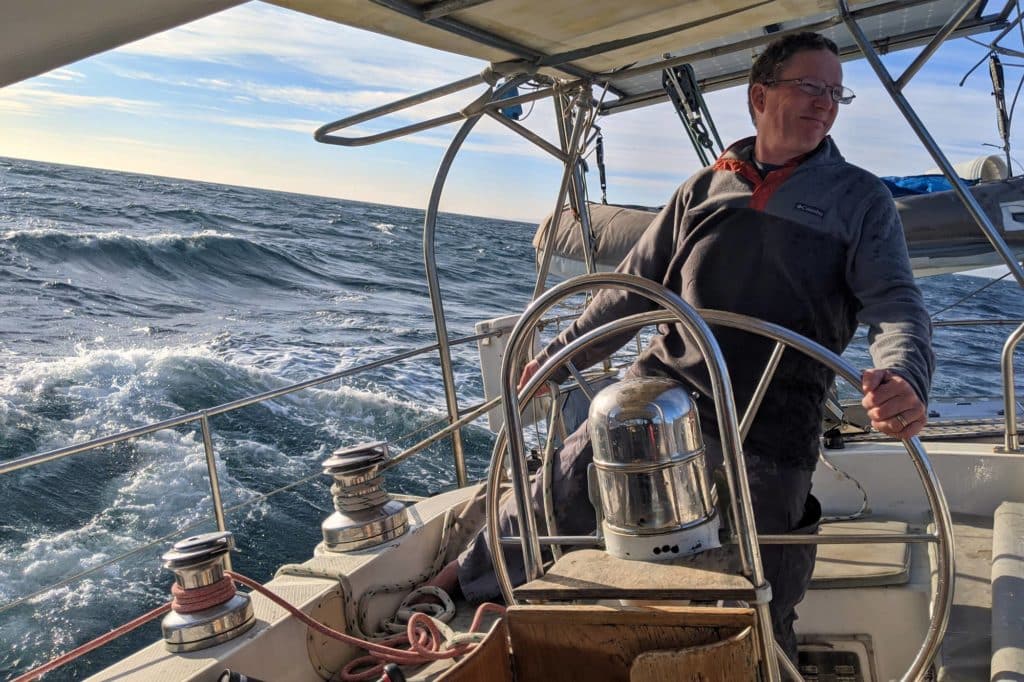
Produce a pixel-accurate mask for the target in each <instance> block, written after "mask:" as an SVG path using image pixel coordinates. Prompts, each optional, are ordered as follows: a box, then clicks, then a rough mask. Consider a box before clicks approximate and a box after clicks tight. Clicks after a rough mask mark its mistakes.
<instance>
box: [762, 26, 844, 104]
mask: <svg viewBox="0 0 1024 682" xmlns="http://www.w3.org/2000/svg"><path fill="white" fill-rule="evenodd" d="M814 50H828V51H829V52H831V53H832V54H834V55H836V56H837V57H838V56H839V48H838V47H836V44H835V43H834V42H832V40H830V39H829V38H826V37H825V36H823V35H821V34H820V33H814V32H813V31H803V32H801V33H791V34H790V35H788V36H783V37H782V38H779V39H778V40H776V41H774V42H772V43H769V45H768V47H766V48H765V50H764V52H762V53H761V54H759V55H758V56H757V59H755V60H754V65H753V66H751V67H750V80H749V82H748V83H747V109H748V110H749V111H750V120H751V121H753V120H754V105H753V104H751V102H750V89H751V88H752V87H753V85H754V84H755V83H768V82H770V81H772V80H773V79H774V78H775V77H776V76H777V75H778V73H779V71H781V70H782V67H783V66H785V64H786V62H787V61H789V58H790V57H792V56H793V55H795V54H796V53H798V52H811V51H814Z"/></svg>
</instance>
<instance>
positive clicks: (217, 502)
mask: <svg viewBox="0 0 1024 682" xmlns="http://www.w3.org/2000/svg"><path fill="white" fill-rule="evenodd" d="M199 430H200V431H201V432H202V434H203V450H205V451H206V469H207V472H208V473H209V476H210V493H211V495H212V497H213V515H214V517H216V519H217V530H219V531H226V530H227V529H228V525H227V519H225V518H224V503H223V501H221V497H220V480H219V479H218V478H217V458H216V456H215V455H214V453H213V436H212V435H211V434H210V418H209V417H208V416H207V414H206V412H203V413H202V414H201V415H200V416H199ZM224 565H225V566H226V567H227V569H228V570H229V571H230V570H231V554H230V553H228V554H227V555H226V556H225V557H224Z"/></svg>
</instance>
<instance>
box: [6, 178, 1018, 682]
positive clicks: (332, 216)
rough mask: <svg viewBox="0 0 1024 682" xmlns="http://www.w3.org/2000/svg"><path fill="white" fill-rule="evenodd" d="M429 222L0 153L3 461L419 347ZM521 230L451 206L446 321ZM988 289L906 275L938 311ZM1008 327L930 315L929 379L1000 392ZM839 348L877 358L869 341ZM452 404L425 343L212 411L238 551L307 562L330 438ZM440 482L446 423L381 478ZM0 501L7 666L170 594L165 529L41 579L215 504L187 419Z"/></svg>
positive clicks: (459, 373) (94, 660)
mask: <svg viewBox="0 0 1024 682" xmlns="http://www.w3.org/2000/svg"><path fill="white" fill-rule="evenodd" d="M422 221H423V214H422V211H418V210H413V209H406V208H396V207H391V206H381V205H376V204H367V203H358V202H351V201H342V200H338V199H328V198H322V197H314V196H305V195H295V194H285V193H279V192H270V191H265V190H256V189H249V188H241V187H231V186H224V185H215V184H206V183H197V182H188V181H183V180H173V179H166V178H157V177H151V176H143V175H133V174H127V173H117V172H110V171H99V170H94V169H86V168H77V167H69V166H59V165H53V164H46V163H38V162H29V161H22V160H16V159H3V158H0V368H2V371H0V460H8V459H14V458H18V457H23V456H26V455H29V454H32V453H36V452H42V451H46V450H50V449H53V448H57V447H62V446H65V445H68V444H71V443H75V442H80V441H84V440H88V439H90V438H96V437H99V436H102V435H106V434H109V433H113V432H116V431H120V430H124V429H126V428H130V427H134V426H139V425H142V424H146V423H150V422H155V421H158V420H162V419H167V418H169V417H172V416H175V415H178V414H181V413H184V412H190V411H193V410H197V409H200V408H204V407H211V406H214V405H219V404H222V403H226V402H229V401H231V400H235V399H237V398H241V397H244V396H248V395H251V394H255V393H259V392H262V391H267V390H270V389H273V388H277V387H280V386H284V385H287V384H290V383H294V382H297V381H301V380H304V379H309V378H312V377H315V376H318V375H322V374H326V373H329V372H332V371H337V370H340V369H344V368H349V367H354V366H357V365H360V364H363V363H366V362H369V361H372V360H376V359H379V358H383V357H386V356H389V355H392V354H394V353H397V352H400V351H404V350H409V349H412V348H417V347H421V346H424V345H428V344H431V343H433V342H434V341H435V340H436V339H435V332H434V326H433V323H432V318H431V313H430V303H429V299H428V295H427V289H426V284H425V282H424V277H423V263H422V246H421V241H422ZM532 232H533V226H532V225H527V224H523V223H515V222H508V221H501V220H489V219H484V218H475V217H468V216H458V215H448V214H445V215H442V216H441V219H440V221H439V226H438V231H437V234H438V239H437V253H438V266H439V270H440V273H441V284H442V288H443V291H444V294H445V309H446V313H447V316H448V326H449V335H450V336H451V337H453V338H454V337H460V336H465V335H469V334H472V333H473V325H474V323H475V322H477V321H480V320H484V319H488V318H492V317H496V316H498V315H502V314H507V313H511V312H516V311H518V310H521V309H522V307H523V306H525V304H526V303H527V301H528V299H529V296H530V293H531V291H532V279H531V277H532V271H533V265H532V263H533V257H532V250H531V247H530V238H531V236H532ZM985 283H986V280H982V279H979V278H977V277H970V276H963V275H955V276H942V277H937V278H932V279H929V280H923V281H922V283H921V284H922V289H923V290H924V292H925V295H926V298H927V300H928V304H929V307H930V309H931V310H933V311H934V310H939V309H941V308H943V307H945V306H947V305H949V304H950V303H953V302H954V301H956V300H958V299H959V298H961V297H962V296H964V295H966V294H967V293H969V292H970V291H972V290H974V289H976V288H978V287H980V286H982V285H983V284H985ZM997 316H1011V317H1018V318H1019V317H1024V301H1022V297H1021V296H1020V291H1019V289H1018V288H1017V287H1016V285H1014V284H1011V283H1008V282H998V283H996V284H994V285H993V286H991V287H989V288H988V290H986V291H985V292H984V294H983V296H982V297H981V298H979V299H976V300H971V301H970V302H968V303H967V304H965V305H962V306H960V307H959V308H957V309H955V310H952V311H949V312H947V313H945V314H944V316H943V317H945V318H947V319H955V318H964V317H997ZM1009 330H1010V328H1009V327H995V328H977V329H976V328H953V329H941V330H939V331H938V332H937V335H936V351H937V353H938V354H939V357H940V366H939V372H938V375H937V377H936V380H935V388H934V391H933V395H935V396H943V395H947V396H953V395H965V394H966V395H994V394H996V393H998V390H999V373H998V357H999V349H1000V348H1001V346H1002V342H1003V339H1005V336H1006V334H1007V333H1008V332H1009ZM453 352H454V355H455V374H456V381H457V383H458V385H459V390H460V401H461V403H462V404H463V405H464V406H467V405H470V404H473V403H475V402H476V401H478V400H479V399H481V398H482V388H481V381H480V378H479V374H478V372H477V369H476V364H475V355H476V351H475V345H474V344H468V345H464V346H457V347H455V348H454V349H453ZM849 356H850V359H851V360H852V361H853V362H855V363H856V364H858V365H861V366H866V365H867V360H866V355H865V353H864V350H863V347H862V345H861V347H855V348H853V349H852V350H851V351H849ZM445 414H446V412H445V409H444V397H443V389H442V387H441V383H440V378H439V372H438V362H437V360H436V356H435V355H433V354H428V355H425V356H423V357H421V358H418V359H413V360H408V361H404V362H403V363H401V364H400V365H399V366H398V367H391V368H382V369H377V370H373V371H369V372H365V373H361V374H358V375H356V376H354V377H350V378H346V379H344V380H341V381H336V382H332V383H329V384H326V385H323V386H321V387H319V388H314V389H309V390H306V391H303V392H301V393H298V394H295V395H292V396H289V397H285V398H281V399H278V400H275V401H273V402H269V403H263V404H261V405H258V406H253V407H249V408H245V409H243V410H240V411H237V412H234V413H231V414H228V415H222V416H218V417H214V418H213V419H212V420H211V425H212V427H213V432H214V445H215V448H216V451H217V455H218V463H217V465H218V473H219V476H220V480H221V487H222V491H223V494H224V502H225V505H226V506H228V507H233V506H235V505H243V504H244V506H243V507H241V508H240V509H239V510H237V511H234V512H231V513H230V514H229V517H228V524H229V527H230V528H231V529H232V530H233V531H234V532H235V533H236V536H237V542H238V545H239V552H238V553H237V554H236V556H235V558H234V562H235V568H236V570H239V571H241V572H242V573H245V574H247V575H250V576H252V577H253V578H256V579H259V580H266V579H268V578H269V577H270V576H271V575H272V574H273V571H274V569H275V567H276V566H277V565H279V564H281V563H286V562H289V561H296V560H302V559H303V558H305V557H308V556H309V554H310V552H311V551H312V548H313V547H314V545H315V544H316V543H317V542H318V541H319V539H320V529H319V524H320V522H321V521H322V520H323V518H324V517H326V516H327V515H328V514H329V513H330V512H331V511H332V508H331V502H330V497H329V492H328V485H327V479H326V477H323V476H318V475H317V474H318V472H319V463H320V462H321V461H322V460H323V459H325V458H326V456H327V455H328V454H329V453H330V452H331V450H333V449H334V448H336V447H339V446H344V445H351V444H354V443H358V442H361V441H365V440H377V439H385V438H386V439H388V440H389V441H392V443H393V448H395V449H396V450H397V449H400V448H402V447H404V446H408V445H410V444H412V443H413V442H415V441H416V440H417V438H416V437H415V435H412V436H410V435H409V434H411V433H412V432H414V431H415V430H417V429H419V428H422V427H426V426H427V425H429V424H431V423H433V422H435V421H437V420H439V419H441V418H443V417H444V415H445ZM464 439H465V443H466V449H467V458H468V465H469V469H470V474H471V476H472V477H479V476H481V475H482V474H483V471H484V468H485V466H486V461H487V458H488V457H489V454H490V447H491V444H492V439H491V436H490V434H489V433H488V432H487V431H485V430H484V429H483V428H482V426H474V427H471V428H469V429H467V430H466V432H465V434H464ZM310 477H311V480H309V481H308V482H306V483H304V484H301V485H299V486H297V487H295V488H293V489H291V490H289V491H287V492H284V493H281V494H278V495H274V496H273V497H269V498H266V499H259V498H260V497H261V496H262V495H265V494H267V493H269V492H272V491H274V490H277V489H278V488H280V487H281V486H284V485H286V484H289V483H292V482H294V481H296V480H299V479H303V478H310ZM453 483H454V474H453V472H452V467H451V455H450V451H449V448H448V446H447V445H446V444H444V443H441V444H438V445H435V446H433V447H431V448H429V449H428V450H427V451H425V452H424V453H423V454H422V455H421V456H418V457H416V458H414V459H413V460H411V461H410V462H407V463H406V465H405V466H401V467H397V468H396V469H395V470H393V471H391V472H389V474H388V485H389V489H390V490H392V491H394V492H403V493H411V494H429V493H431V492H435V491H438V490H442V489H444V488H446V487H449V486H451V485H453ZM0 501H2V507H3V509H4V513H3V515H2V516H0V677H8V676H13V675H15V674H17V673H19V672H24V671H26V670H28V669H30V668H31V667H33V666H35V665H38V664H39V663H41V662H44V661H46V660H48V659H49V658H51V657H52V656H54V655H57V654H60V653H62V652H64V651H66V650H69V649H71V648H73V647H74V646H77V645H78V644H81V643H83V642H84V641H87V640H88V639H90V638H92V637H95V636H97V635H100V634H102V633H104V632H106V631H107V630H109V629H110V628H112V627H114V626H116V625H118V624H120V623H122V622H124V621H127V620H129V619H131V618H133V617H135V616H136V615H139V614H140V613H142V612H143V611H144V610H146V609H149V608H153V607H155V606H158V605H159V604H161V603H163V602H164V601H166V600H167V598H168V589H169V582H170V574H168V573H166V572H165V571H163V569H161V568H160V563H159V555H160V554H161V553H162V552H163V551H165V549H166V548H167V547H168V545H169V543H170V541H168V542H165V543H162V544H160V545H159V546H157V547H156V548H154V549H151V550H147V551H144V552H141V553H139V554H138V555H135V556H133V557H131V558H130V559H128V560H126V561H124V562H122V563H118V564H116V565H111V566H105V567H104V568H103V569H102V570H100V571H98V572H96V573H93V574H92V575H90V576H89V577H87V578H85V579H83V580H79V581H76V582H74V583H71V584H68V585H63V586H58V587H50V586H51V585H53V584H54V583H56V582H58V581H60V580H62V579H64V578H66V577H68V576H69V575H72V574H75V573H78V572H81V571H84V570H87V569H90V568H93V567H96V566H100V565H103V564H104V563H105V562H107V561H108V560H110V559H111V558H112V557H114V556H116V555H117V554H119V553H122V552H126V551H129V550H131V549H134V548H136V547H139V546H141V545H145V544H146V543H149V542H152V541H154V540H157V539H159V538H161V537H163V536H164V535H167V534H170V533H172V532H174V531H175V530H176V529H179V528H182V527H185V526H187V525H189V524H194V523H199V522H202V521H203V520H204V519H209V518H210V516H211V513H210V509H211V507H210V501H209V486H208V483H207V479H206V464H205V458H204V455H203V448H202V440H201V437H200V435H199V433H198V430H197V429H196V428H195V427H193V426H185V427H180V428H176V429H170V430H166V431H162V432H160V433H158V434H154V435H152V436H148V437H144V438H140V439H137V440H136V441H133V442H131V443H126V444H121V445H117V446H111V447H108V448H105V449H102V450H98V451H94V452H91V453H87V454H82V455H78V456H75V457H71V458H67V459H64V460H61V461H57V462H51V463H48V464H46V465H43V466H40V467H37V468H34V469H31V470H27V471H21V472H17V473H15V474H11V475H7V476H2V477H0ZM246 503H249V504H246ZM212 528H213V524H212V521H207V525H206V526H201V527H200V529H199V530H211V529H212ZM193 532H195V531H193ZM37 593H38V594H37ZM36 594H37V596H35V597H33V598H32V599H31V600H29V601H28V602H25V603H21V604H18V605H15V606H13V607H11V606H10V605H11V604H12V603H13V602H16V601H18V600H20V599H22V598H24V597H26V596H28V595H36ZM158 637H159V629H158V626H157V625H156V624H151V625H149V626H146V627H143V628H141V629H140V630H139V631H137V632H136V633H133V634H132V635H130V636H128V637H125V638H122V639H121V640H118V641H117V642H115V643H113V644H111V645H108V646H107V647H105V648H103V649H101V650H100V651H98V652H96V653H94V654H91V655H90V656H88V657H86V658H85V659H82V660H81V661H79V662H77V663H75V664H73V665H72V666H69V667H67V668H65V669H63V670H62V671H60V672H58V673H56V674H55V675H54V676H53V677H54V679H76V678H81V677H84V676H86V675H88V674H89V673H91V672H94V671H95V670H97V669H98V668H101V667H103V666H104V665H107V664H109V663H110V662H111V661H113V660H116V659H117V658H119V657H121V656H123V655H124V654H125V653H127V652H129V651H132V650H134V649H137V648H138V647H140V646H141V645H143V644H144V643H147V642H149V641H152V640H155V639H157V638H158Z"/></svg>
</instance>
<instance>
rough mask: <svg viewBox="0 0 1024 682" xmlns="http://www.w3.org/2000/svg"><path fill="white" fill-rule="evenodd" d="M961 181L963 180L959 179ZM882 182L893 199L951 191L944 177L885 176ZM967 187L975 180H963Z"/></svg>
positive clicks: (950, 186) (951, 186) (951, 187)
mask: <svg viewBox="0 0 1024 682" xmlns="http://www.w3.org/2000/svg"><path fill="white" fill-rule="evenodd" d="M961 180H963V178H961ZM882 182H884V183H885V186H886V187H888V188H889V191H890V192H892V195H893V196H894V197H905V196H908V195H911V194H929V193H930V192H945V191H946V190H949V189H953V185H951V184H950V183H949V180H947V179H946V176H945V175H904V176H899V175H887V176H885V177H883V178H882ZM964 182H965V183H966V184H967V185H968V186H971V185H975V184H977V183H978V181H977V180H964Z"/></svg>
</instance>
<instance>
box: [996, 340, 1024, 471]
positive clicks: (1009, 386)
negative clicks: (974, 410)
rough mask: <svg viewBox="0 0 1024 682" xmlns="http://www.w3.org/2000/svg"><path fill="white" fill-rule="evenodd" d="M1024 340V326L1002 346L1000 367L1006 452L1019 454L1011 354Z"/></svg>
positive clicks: (1015, 393) (1015, 391)
mask: <svg viewBox="0 0 1024 682" xmlns="http://www.w3.org/2000/svg"><path fill="white" fill-rule="evenodd" d="M1021 338H1024V324H1022V325H1021V326H1019V327H1017V329H1016V330H1015V331H1014V332H1013V333H1012V334H1010V336H1009V338H1007V339H1006V343H1005V344H1004V345H1003V354H1002V359H1001V361H1000V362H1001V366H1002V370H1003V414H1004V415H1005V417H1006V438H1005V442H1004V446H1005V449H1006V452H1020V451H1021V448H1020V433H1019V432H1018V431H1017V389H1016V387H1015V386H1014V376H1013V374H1014V373H1013V354H1014V351H1016V350H1017V344H1019V343H1020V340H1021Z"/></svg>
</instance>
